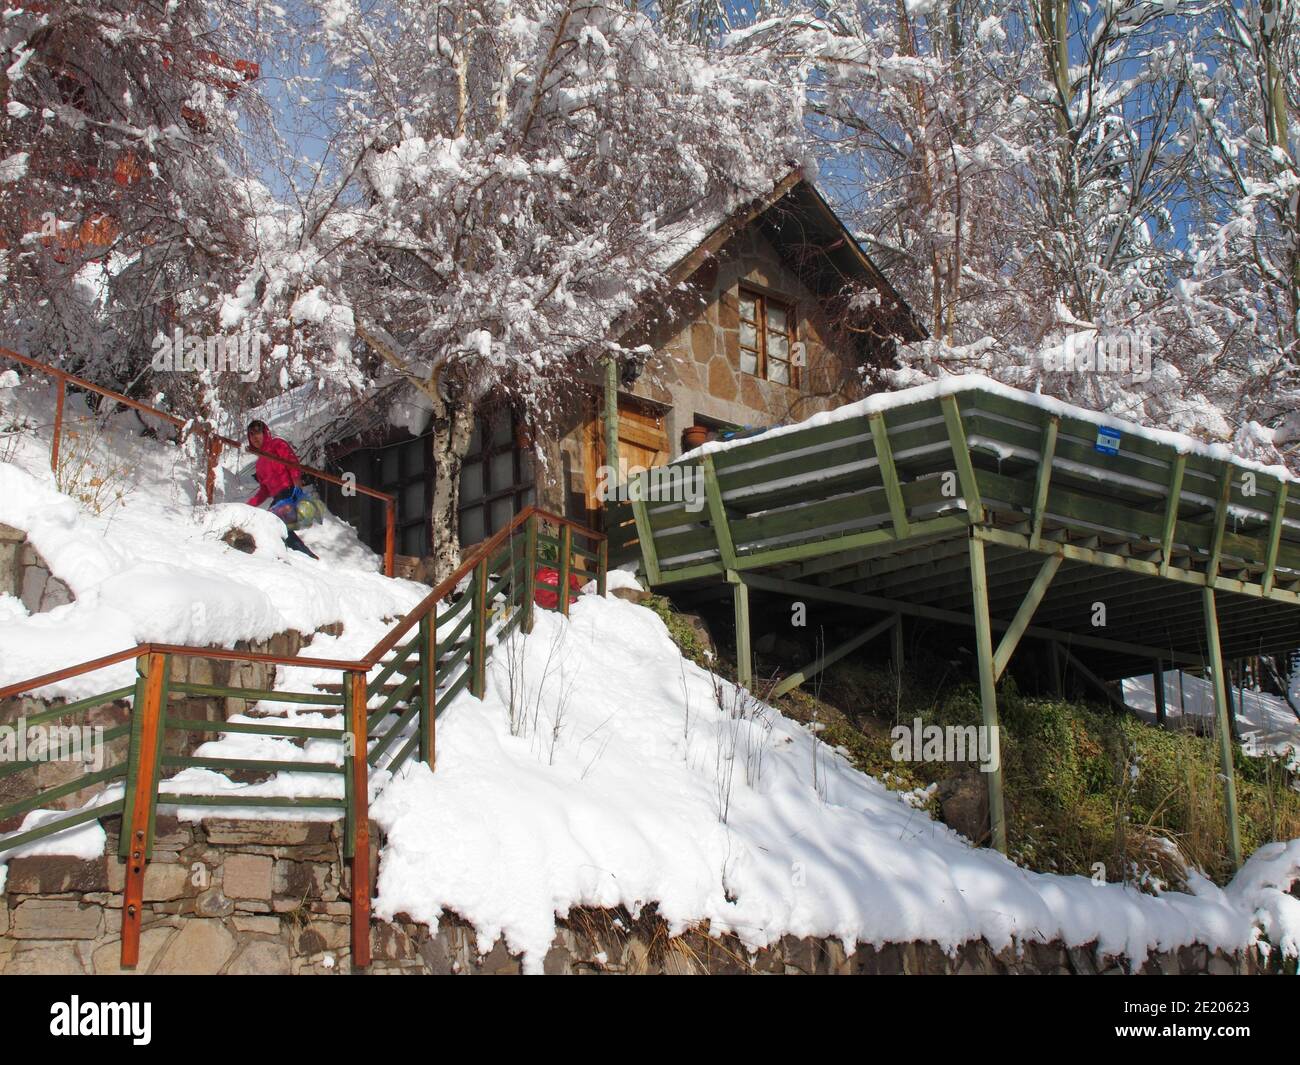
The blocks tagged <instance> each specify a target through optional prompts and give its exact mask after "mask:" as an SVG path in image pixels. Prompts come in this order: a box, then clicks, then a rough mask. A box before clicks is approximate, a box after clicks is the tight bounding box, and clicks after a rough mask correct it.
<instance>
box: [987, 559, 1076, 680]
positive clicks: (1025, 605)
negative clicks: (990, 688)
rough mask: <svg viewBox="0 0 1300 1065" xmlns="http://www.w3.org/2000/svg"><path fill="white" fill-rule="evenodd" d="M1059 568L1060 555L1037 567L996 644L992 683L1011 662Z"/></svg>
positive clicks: (1046, 560) (998, 678)
mask: <svg viewBox="0 0 1300 1065" xmlns="http://www.w3.org/2000/svg"><path fill="white" fill-rule="evenodd" d="M1060 568H1061V556H1060V555H1048V556H1047V558H1046V559H1045V560H1044V561H1043V564H1042V566H1041V567H1039V570H1038V575H1037V576H1036V577H1035V578H1034V583H1033V584H1031V585H1030V586H1029V591H1027V592H1026V593H1025V598H1024V602H1022V603H1021V604H1020V609H1019V610H1017V611H1016V616H1015V617H1013V618H1012V619H1011V624H1010V626H1008V628H1007V631H1006V632H1004V633H1003V634H1002V639H1001V640H1000V641H999V642H998V649H997V651H995V652H994V654H993V680H994V682H997V681H998V680H1000V679H1001V678H1002V674H1003V672H1005V670H1006V668H1007V665H1008V664H1009V663H1010V662H1011V656H1012V655H1013V654H1015V652H1016V647H1017V645H1019V643H1020V637H1022V636H1023V635H1024V634H1025V630H1026V629H1027V628H1029V622H1030V621H1032V620H1033V617H1034V611H1035V610H1037V609H1038V604H1039V603H1041V602H1042V601H1043V596H1044V595H1046V594H1047V586H1048V585H1049V584H1051V583H1052V578H1053V577H1055V576H1056V571H1057V570H1058V569H1060Z"/></svg>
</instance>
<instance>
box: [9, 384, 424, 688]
mask: <svg viewBox="0 0 1300 1065" xmlns="http://www.w3.org/2000/svg"><path fill="white" fill-rule="evenodd" d="M3 380H4V379H3V378H0V381H3ZM14 380H15V378H14V377H13V376H12V375H11V376H10V377H9V379H8V383H9V387H6V388H3V389H0V424H3V425H4V426H10V425H18V426H27V427H28V428H27V429H25V430H23V431H18V432H15V433H13V434H12V435H11V436H8V437H7V438H6V439H7V440H8V441H9V444H8V448H9V451H10V452H11V453H10V454H8V455H7V456H5V457H6V461H5V462H4V463H3V464H0V522H3V523H5V524H7V525H11V526H14V527H15V528H18V529H21V530H23V531H25V532H26V533H27V535H28V539H29V541H30V542H31V544H32V545H33V546H34V547H35V548H36V550H37V551H39V552H40V554H41V555H42V557H43V558H44V559H45V561H46V563H47V564H48V565H49V567H50V569H51V572H52V573H53V574H54V575H55V576H57V577H59V578H61V579H62V580H63V581H64V582H65V583H66V584H67V585H68V586H69V588H71V590H72V592H73V594H74V596H75V597H76V601H75V602H73V603H70V604H68V605H66V606H60V607H56V608H55V609H53V610H50V611H48V612H45V613H42V614H39V615H35V616H31V617H28V616H27V611H26V610H25V609H24V607H23V605H22V603H20V602H18V601H17V600H16V599H14V598H13V597H12V596H2V597H0V648H3V651H2V652H0V684H7V683H11V682H14V681H18V680H22V679H25V678H27V677H33V676H39V675H41V674H43V673H47V672H50V671H52V670H54V669H57V668H60V667H62V666H68V665H73V664H76V663H78V662H84V661H88V660H90V659H93V658H97V657H99V656H101V655H106V654H110V653H112V652H114V651H119V650H123V649H125V648H129V647H132V646H134V645H135V644H137V643H141V642H145V641H150V640H153V641H158V642H167V643H178V644H181V643H183V644H192V645H196V646H208V645H214V646H219V647H230V646H233V645H234V643H235V642H236V641H239V640H261V639H266V638H268V637H270V636H272V635H274V634H276V633H278V632H283V631H285V630H288V629H295V630H297V631H299V632H301V633H304V634H307V633H311V632H313V631H315V630H316V629H318V628H320V627H322V626H326V625H330V624H333V623H339V622H341V623H342V624H343V625H344V626H345V631H356V630H358V629H359V628H366V627H367V626H370V627H371V629H370V632H371V642H372V643H373V640H374V639H375V638H377V635H378V633H380V632H382V626H381V624H380V623H381V621H382V619H384V618H391V617H396V616H399V615H401V614H404V613H405V612H406V611H407V610H409V609H410V608H411V606H413V605H414V604H415V603H416V602H418V601H419V599H420V598H421V597H422V596H423V594H424V593H425V592H427V591H428V589H427V588H425V587H423V586H422V585H418V584H414V583H411V582H407V581H395V580H390V579H388V578H385V577H383V576H381V575H380V573H379V559H378V558H377V557H376V556H375V555H374V554H373V553H372V552H371V551H370V550H369V549H368V548H366V547H365V546H364V545H362V544H361V543H360V542H359V541H358V540H357V538H356V535H355V533H354V532H353V530H352V529H351V527H349V526H347V525H344V524H343V523H341V522H339V521H337V520H335V519H333V518H328V519H327V520H326V521H325V522H324V523H322V524H321V525H318V526H316V527H314V528H311V529H308V530H306V531H305V532H304V533H303V538H304V539H305V540H306V541H307V542H308V543H309V544H310V546H311V547H312V549H313V550H314V551H315V552H316V553H317V554H319V555H320V556H321V560H320V561H316V560H313V559H310V558H308V557H306V556H305V555H302V554H300V553H298V552H294V551H290V550H289V549H288V548H286V547H285V546H284V544H283V539H284V526H283V525H282V524H281V522H280V520H279V519H278V518H276V517H275V516H274V515H272V514H270V513H269V512H268V511H266V510H254V509H253V508H251V507H248V506H246V505H245V504H244V503H243V502H229V503H220V504H218V505H216V506H205V505H203V504H201V503H198V504H196V502H195V500H196V488H197V490H198V492H199V493H201V491H202V472H201V469H200V468H199V465H198V464H197V463H196V462H194V461H193V460H192V459H191V458H190V457H189V456H187V455H186V454H185V453H184V452H182V451H180V450H178V449H177V448H175V447H173V446H171V445H169V444H166V443H164V442H162V441H160V440H155V439H149V438H145V437H142V436H140V434H139V430H140V422H139V420H138V419H137V418H136V416H135V415H134V414H133V413H131V412H129V411H128V412H121V413H119V414H116V415H112V416H110V417H109V418H108V419H107V421H106V422H104V421H102V420H99V419H92V418H90V416H89V412H87V411H86V409H85V407H84V404H83V402H82V400H81V398H80V397H77V396H70V397H69V399H68V410H67V415H66V417H67V418H68V426H69V429H68V431H67V432H66V433H65V437H64V441H63V450H62V457H61V459H60V473H59V475H58V477H57V480H58V481H59V482H60V483H62V485H63V487H64V489H65V490H66V491H65V492H60V491H59V490H58V489H57V488H56V487H55V483H54V482H55V481H56V478H55V477H54V476H52V474H51V471H50V465H49V439H50V436H49V434H50V429H49V423H50V417H51V412H52V411H53V395H52V390H51V389H50V388H48V387H47V386H46V385H45V383H44V382H43V381H37V382H35V383H24V384H22V385H14V384H13V382H14ZM232 461H237V460H232ZM254 487H255V486H254V485H253V484H252V483H251V482H248V483H241V482H240V481H239V480H237V479H236V477H235V476H234V474H233V471H232V470H230V469H227V470H226V471H224V485H223V486H222V488H221V495H224V498H226V499H230V500H244V499H246V498H248V496H249V495H251V493H252V491H253V488H254ZM221 495H219V498H221ZM235 526H238V527H240V528H242V529H244V530H245V531H246V532H248V533H249V534H251V535H252V536H253V537H254V538H255V540H256V541H257V550H256V551H255V552H254V553H253V554H244V553H243V552H240V551H236V550H235V549H234V548H232V547H229V546H227V545H226V544H225V543H223V542H222V539H221V537H222V535H223V534H224V533H226V532H227V531H228V530H230V529H231V528H232V527H235ZM368 646H369V645H366V646H365V647H359V649H361V650H365V649H367V648H368ZM133 669H134V667H133V666H132V664H131V663H129V662H128V663H123V664H121V665H119V666H116V667H110V669H105V670H102V671H100V672H97V673H94V674H90V675H88V676H86V677H80V678H75V679H73V680H71V681H68V682H65V683H64V684H62V685H58V686H54V687H53V688H51V689H49V690H47V691H46V692H44V693H43V694H47V695H54V694H59V695H66V696H69V697H73V696H75V695H77V694H91V693H93V692H96V691H103V690H104V689H105V688H106V687H107V686H109V685H110V684H112V683H124V682H125V681H123V680H121V678H129V677H130V676H132V675H133Z"/></svg>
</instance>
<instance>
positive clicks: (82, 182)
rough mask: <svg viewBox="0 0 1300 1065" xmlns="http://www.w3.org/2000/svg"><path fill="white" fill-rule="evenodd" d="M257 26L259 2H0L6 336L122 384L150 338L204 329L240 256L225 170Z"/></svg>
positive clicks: (236, 142) (246, 98)
mask: <svg viewBox="0 0 1300 1065" xmlns="http://www.w3.org/2000/svg"><path fill="white" fill-rule="evenodd" d="M261 18H262V12H261V11H260V0H247V2H244V0H239V2H232V0H221V2H220V3H218V2H217V0H143V2H141V0H57V2H51V0H10V2H9V3H7V4H6V10H5V12H4V19H3V23H2V24H0V49H2V50H3V56H4V57H3V59H2V60H0V67H3V68H4V69H3V74H0V97H2V100H0V106H2V111H0V272H3V285H2V286H0V321H2V322H3V332H4V336H5V339H6V342H7V343H9V344H11V345H17V346H20V347H25V348H26V349H27V350H28V351H29V352H31V353H32V354H34V355H36V356H38V357H42V358H45V359H48V360H50V361H62V362H63V364H64V365H65V366H67V367H69V368H70V369H73V370H76V371H79V372H83V373H86V374H87V375H89V376H92V377H95V378H97V379H98V380H100V381H101V382H103V383H106V384H113V385H117V386H119V387H133V386H141V385H142V384H146V383H147V382H142V378H146V377H147V375H148V370H149V364H150V353H151V346H152V341H153V340H154V338H155V337H156V336H157V335H158V334H159V333H160V332H162V333H166V332H170V331H171V330H173V329H174V328H176V327H178V326H179V327H182V328H188V329H191V330H194V331H198V332H200V333H204V332H207V331H209V330H210V329H211V327H212V322H213V313H212V311H213V300H214V299H215V297H217V296H218V295H219V293H220V292H222V291H223V290H224V289H225V288H226V287H227V286H228V284H229V279H230V278H231V277H232V276H233V272H234V271H236V270H238V269H241V268H242V267H243V266H244V265H245V264H246V261H247V255H248V244H247V241H246V240H245V226H244V223H243V221H242V217H243V216H244V214H245V213H246V208H247V203H246V201H245V200H244V198H243V194H242V183H241V181H240V180H239V174H238V170H237V169H236V167H237V164H238V160H239V158H240V156H241V150H242V149H241V138H242V131H241V127H240V122H241V119H243V120H245V121H247V120H248V119H249V118H251V117H252V116H253V114H254V112H255V111H256V109H257V103H258V98H257V96H256V94H255V92H253V91H252V90H251V89H250V82H251V81H252V80H253V79H255V78H256V76H257V73H258V69H257V65H256V63H255V62H252V61H251V60H250V59H249V58H248V56H249V55H250V52H251V51H252V50H253V49H254V47H255V41H254V38H255V37H256V35H257V30H258V26H259V20H260V19H261ZM191 380H192V379H191ZM157 383H158V382H155V384H157ZM171 383H172V384H173V385H174V384H175V383H176V382H171ZM191 391H192V390H191Z"/></svg>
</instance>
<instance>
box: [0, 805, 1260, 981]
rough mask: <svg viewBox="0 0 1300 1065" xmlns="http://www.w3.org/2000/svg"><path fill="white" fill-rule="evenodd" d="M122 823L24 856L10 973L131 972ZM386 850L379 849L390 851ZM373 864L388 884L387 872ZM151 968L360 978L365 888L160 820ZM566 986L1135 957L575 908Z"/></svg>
mask: <svg viewBox="0 0 1300 1065" xmlns="http://www.w3.org/2000/svg"><path fill="white" fill-rule="evenodd" d="M119 823H120V822H119V819H108V820H106V821H105V823H104V824H105V828H106V829H107V831H108V837H109V838H108V847H107V850H108V856H105V857H103V858H100V859H97V860H95V861H82V860H80V859H76V858H68V857H57V856H34V857H29V858H15V859H13V860H12V861H11V862H10V864H9V873H8V880H7V883H6V885H5V890H4V894H3V895H2V896H0V973H3V974H5V975H11V974H20V973H115V972H119V971H120V970H119V966H118V957H119V951H120V937H119V934H120V929H121V908H122V887H123V881H124V874H123V865H122V863H121V862H120V861H119V860H118V859H117V858H116V857H115V856H114V855H115V854H116V847H117V831H118V827H119ZM377 846H378V844H376V848H377ZM376 853H377V849H376V852H375V853H372V856H371V862H372V872H373V871H374V870H375V869H377V858H376ZM144 898H145V909H144V916H143V926H142V927H143V931H142V933H141V940H140V966H139V969H138V970H137V971H139V972H150V973H164V974H171V973H176V974H181V973H196V974H198V973H231V974H242V973H271V974H275V973H278V974H339V973H346V972H348V971H349V968H350V965H349V960H350V949H349V938H350V933H349V914H350V904H349V899H350V878H349V875H348V869H347V865H346V863H345V862H343V861H342V860H341V858H340V847H339V837H338V828H337V826H336V825H335V824H333V823H323V822H318V823H303V822H288V821H240V820H229V819H217V818H211V819H207V820H205V821H203V822H202V823H197V824H196V823H189V822H180V821H178V820H177V819H176V818H174V817H168V816H163V815H160V816H159V818H158V830H157V839H156V842H155V852H154V860H153V862H152V863H151V864H150V865H149V866H148V871H147V874H146V876H145V884H144ZM371 945H372V950H373V954H374V962H373V965H372V968H371V971H372V972H379V973H410V974H421V973H438V974H445V973H467V974H474V973H479V974H490V975H507V974H514V973H518V972H520V970H521V966H520V959H519V958H518V957H516V956H512V955H511V954H510V952H509V951H508V950H507V949H506V946H505V944H504V942H503V941H500V940H498V941H497V942H496V943H495V944H493V945H492V947H491V949H490V950H489V951H488V952H487V953H486V954H484V955H480V953H479V951H478V940H477V935H476V933H475V932H474V929H473V928H472V927H470V926H469V925H468V924H467V923H465V922H464V921H462V920H460V919H458V918H457V917H455V916H454V915H444V917H443V918H442V920H441V921H440V922H439V924H438V927H437V928H436V929H429V928H427V927H425V926H423V925H419V924H416V923H415V922H413V921H410V920H405V919H399V920H397V921H395V922H391V923H387V922H379V921H376V922H375V923H373V924H372V926H371ZM544 968H545V971H546V972H548V973H553V974H579V975H582V974H592V975H594V974H606V973H610V974H614V973H626V974H641V973H667V974H689V973H716V974H722V973H736V974H738V973H787V974H831V975H850V974H891V973H893V974H901V973H955V974H962V973H1112V972H1113V973H1119V972H1125V971H1127V965H1126V964H1125V961H1124V959H1122V958H1116V957H1107V956H1102V955H1100V954H1099V952H1098V951H1097V949H1096V947H1095V945H1093V946H1090V947H1074V948H1067V947H1065V946H1062V945H1060V944H1032V943H1031V944H1027V945H1026V946H1025V947H1024V949H1023V951H1021V952H1020V953H1019V954H1017V953H1016V952H1015V951H1014V950H1004V951H1000V952H999V951H994V950H993V949H991V948H990V947H989V946H988V944H986V943H983V942H973V943H968V944H966V945H965V946H964V947H963V948H962V949H961V950H960V951H958V952H957V954H956V955H955V956H952V957H950V956H948V955H947V954H945V953H944V952H943V951H942V950H941V949H940V948H939V947H938V945H937V944H934V943H900V944H886V945H885V946H883V947H879V948H876V947H872V946H869V945H861V946H860V947H859V949H858V950H857V951H856V952H855V953H853V954H852V955H849V954H848V953H847V952H846V951H845V949H844V947H843V946H842V945H841V944H840V943H839V942H837V941H836V940H819V939H812V938H796V937H794V936H786V937H784V938H783V939H781V940H780V941H779V942H777V943H776V944H774V945H773V946H772V947H770V948H766V949H763V950H759V951H756V952H751V951H749V950H747V949H746V948H745V947H744V946H743V945H742V944H741V943H740V942H739V941H738V940H736V939H735V937H734V936H724V937H720V938H712V937H710V936H709V935H708V934H707V929H705V928H701V929H696V930H693V931H691V932H688V933H686V934H685V935H681V936H676V937H674V936H670V935H669V934H668V926H667V924H666V923H665V922H664V921H663V920H662V919H661V918H659V917H658V916H657V915H656V914H655V912H654V911H653V909H649V910H647V911H644V912H643V913H641V914H640V915H639V916H638V917H635V918H634V917H632V915H631V914H629V913H628V912H627V911H625V910H624V911H614V910H594V909H591V910H586V909H584V910H575V911H574V912H572V913H570V915H569V916H568V917H567V918H566V919H564V920H561V921H560V922H559V927H558V930H557V933H556V937H555V941H554V944H553V945H552V947H551V950H550V952H549V953H548V954H547V956H546V959H545V962H544ZM1141 971H1142V972H1144V973H1222V974H1229V973H1259V972H1266V971H1269V966H1268V965H1266V964H1265V963H1264V961H1263V960H1262V959H1261V956H1260V955H1259V954H1258V953H1257V952H1255V951H1253V950H1252V951H1245V952H1242V953H1240V954H1237V955H1227V954H1224V953H1222V952H1211V951H1209V950H1208V949H1206V948H1205V947H1203V946H1192V947H1185V948H1183V949H1181V950H1178V951H1171V952H1166V953H1163V954H1159V955H1153V956H1152V957H1150V958H1149V959H1148V960H1147V961H1146V963H1145V964H1144V965H1143V967H1142V970H1141Z"/></svg>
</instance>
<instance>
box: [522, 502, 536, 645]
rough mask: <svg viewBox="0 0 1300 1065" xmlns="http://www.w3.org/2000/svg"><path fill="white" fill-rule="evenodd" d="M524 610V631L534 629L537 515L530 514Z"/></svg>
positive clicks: (525, 551)
mask: <svg viewBox="0 0 1300 1065" xmlns="http://www.w3.org/2000/svg"><path fill="white" fill-rule="evenodd" d="M524 567H525V572H524V601H523V602H522V603H521V604H520V609H521V610H523V612H524V619H523V621H522V622H521V624H522V626H523V630H524V633H525V634H527V633H530V632H532V631H533V610H534V606H535V602H536V599H537V515H536V514H535V513H534V514H530V515H529V516H528V518H527V519H526V520H525V521H524Z"/></svg>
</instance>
